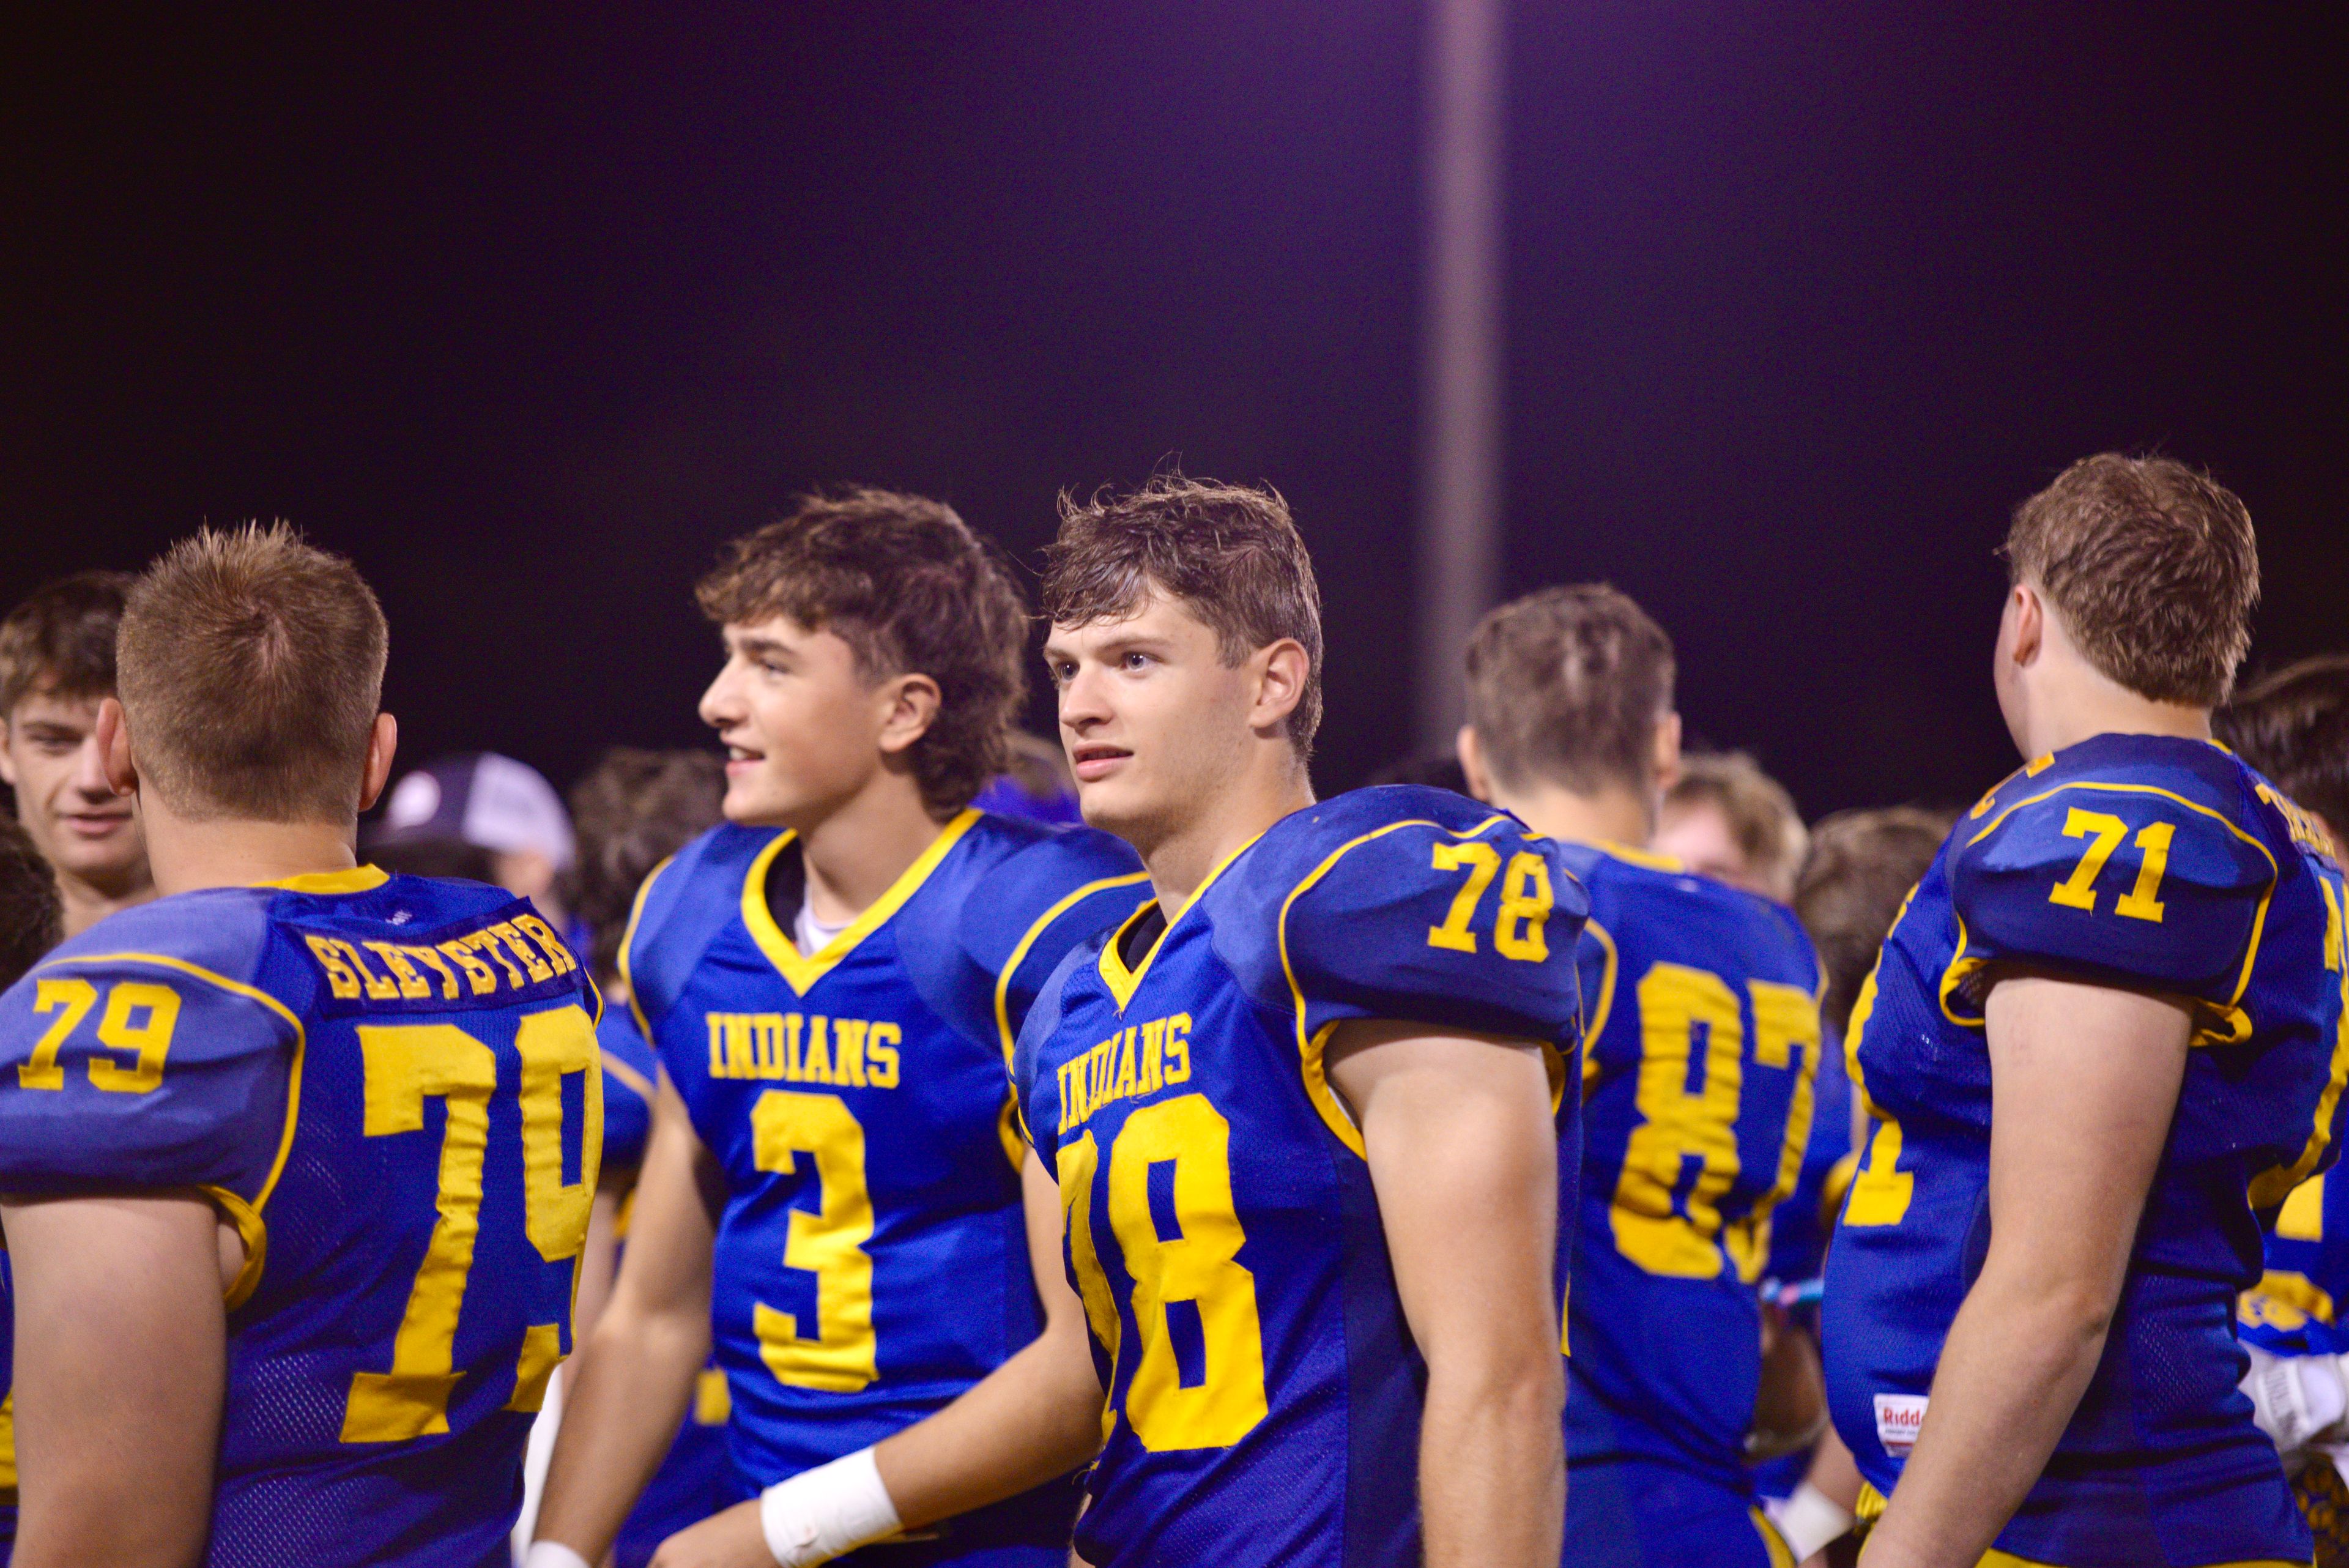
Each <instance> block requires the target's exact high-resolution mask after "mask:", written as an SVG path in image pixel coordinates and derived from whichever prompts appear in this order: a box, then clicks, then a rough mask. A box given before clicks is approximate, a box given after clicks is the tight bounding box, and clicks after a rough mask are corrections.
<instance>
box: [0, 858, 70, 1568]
mask: <svg viewBox="0 0 2349 1568" xmlns="http://www.w3.org/2000/svg"><path fill="white" fill-rule="evenodd" d="M63 940H65V907H64V904H63V902H62V901H61V900H60V898H58V895H57V876H56V874H55V873H54V872H52V871H51V870H50V869H49V863H48V862H47V860H44V859H42V858H41V856H40V852H39V851H38V850H36V849H35V848H34V847H33V841H32V839H31V838H30V837H28V836H26V832H25V830H24V828H23V827H21V826H18V825H17V824H16V822H15V821H14V820H12V819H10V818H8V817H5V816H0V991H5V989H6V988H7V987H9V986H12V985H14V984H16V981H18V980H20V979H22V978H23V977H24V973H25V971H26V970H28V969H30V968H32V967H33V964H34V961H36V960H37V959H38V958H39V957H40V956H41V955H42V954H43V953H45V952H47V951H48V950H50V949H51V948H53V947H55V946H57V943H59V942H60V941H63ZM11 1316H12V1313H11V1310H10V1305H9V1285H8V1254H7V1251H5V1249H0V1568H6V1563H7V1562H8V1552H9V1548H10V1547H11V1546H12V1545H14V1544H15V1542H16V1439H15V1435H14V1433H13V1431H12V1430H11V1428H12V1427H13V1426H14V1424H15V1419H14V1418H15V1415H16V1409H15V1406H14V1403H13V1402H12V1401H11V1399H10V1397H9V1394H8V1386H9V1376H10V1363H11V1362H12V1360H13V1359H14V1352H13V1345H12V1342H11V1341H12V1336H11V1335H10V1334H8V1333H7V1332H6V1330H7V1324H8V1323H9V1320H10V1318H11Z"/></svg>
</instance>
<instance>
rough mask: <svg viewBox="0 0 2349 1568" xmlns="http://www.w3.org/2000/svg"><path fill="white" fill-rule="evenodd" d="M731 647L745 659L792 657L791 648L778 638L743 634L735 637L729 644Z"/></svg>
mask: <svg viewBox="0 0 2349 1568" xmlns="http://www.w3.org/2000/svg"><path fill="white" fill-rule="evenodd" d="M731 647H732V649H733V651H734V652H736V653H739V654H740V655H741V656H742V657H743V658H745V659H789V658H791V657H792V649H791V646H790V645H789V644H788V643H785V642H783V641H782V640H781V639H778V638H772V637H760V636H758V635H756V634H755V633H744V634H742V635H741V636H739V637H736V638H735V639H733V641H732V643H731Z"/></svg>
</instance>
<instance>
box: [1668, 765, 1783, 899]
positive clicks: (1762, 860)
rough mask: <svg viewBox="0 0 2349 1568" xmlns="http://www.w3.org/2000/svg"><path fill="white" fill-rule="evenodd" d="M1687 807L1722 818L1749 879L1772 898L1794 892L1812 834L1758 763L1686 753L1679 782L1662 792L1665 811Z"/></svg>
mask: <svg viewBox="0 0 2349 1568" xmlns="http://www.w3.org/2000/svg"><path fill="white" fill-rule="evenodd" d="M1692 805H1710V806H1712V807H1713V809H1714V810H1715V811H1718V812H1720V813H1721V816H1722V820H1723V821H1724V822H1726V823H1728V824H1729V836H1730V837H1732V838H1733V839H1734V840H1736V842H1737V852H1738V853H1739V854H1740V855H1743V856H1744V857H1745V864H1746V866H1747V867H1749V868H1750V869H1751V871H1752V873H1753V876H1754V880H1755V881H1757V882H1760V883H1762V884H1763V885H1764V886H1765V887H1767V888H1770V889H1771V890H1772V896H1773V897H1775V898H1786V897H1788V896H1790V895H1791V894H1792V893H1793V891H1794V888H1795V877H1796V875H1797V874H1798V873H1799V872H1800V871H1801V870H1802V868H1803V857H1804V856H1805V855H1806V854H1807V853H1808V852H1809V850H1810V847H1811V834H1810V830H1809V829H1808V828H1806V827H1805V826H1803V816H1802V813H1800V812H1798V811H1796V810H1795V797H1794V796H1793V795H1791V794H1787V793H1786V786H1785V784H1780V783H1779V782H1778V781H1777V780H1776V779H1774V778H1772V777H1771V776H1770V775H1769V774H1765V773H1764V772H1763V771H1762V764H1761V763H1757V762H1755V761H1754V759H1753V758H1752V757H1749V756H1747V755H1746V754H1745V753H1744V752H1692V753H1689V754H1688V755H1686V756H1684V757H1682V759H1681V776H1680V778H1679V780H1678V781H1677V782H1675V783H1674V784H1673V785H1672V787H1671V789H1669V790H1667V791H1665V792H1664V809H1666V810H1667V811H1669V810H1671V808H1673V807H1674V806H1681V807H1687V806H1692Z"/></svg>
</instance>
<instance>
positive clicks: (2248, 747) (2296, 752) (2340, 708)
mask: <svg viewBox="0 0 2349 1568" xmlns="http://www.w3.org/2000/svg"><path fill="white" fill-rule="evenodd" d="M2210 727H2211V729H2212V730H2213V731H2215V732H2217V733H2218V736H2219V739H2220V740H2221V741H2224V742H2226V743H2227V744H2228V745H2230V746H2231V747H2232V748H2234V750H2235V752H2236V753H2237V754H2238V755H2239V756H2240V757H2241V758H2242V759H2243V761H2245V762H2247V763H2251V766H2253V767H2255V768H2257V769H2259V771H2260V772H2261V773H2263V774H2266V775H2267V776H2268V777H2269V778H2271V779H2272V780H2273V781H2274V782H2275V785H2276V787H2277V788H2278V789H2281V790H2282V791H2283V793H2284V794H2288V795H2290V796H2291V797H2292V800H2293V801H2294V802H2296V803H2297V804H2299V805H2303V806H2305V807H2307V808H2308V809H2309V810H2310V811H2313V812H2314V813H2315V814H2316V815H2319V816H2321V817H2323V819H2324V822H2325V826H2328V827H2330V828H2332V829H2333V832H2334V833H2335V834H2340V835H2349V653H2331V654H2324V655H2322V656H2320V657H2318V658H2315V659H2302V660H2301V661H2300V662H2299V663H2298V664H2294V665H2292V666H2290V667H2289V668H2287V669H2283V670H2277V671H2276V672H2275V673H2274V674H2272V675H2269V676H2265V677H2262V678H2261V680H2256V681H2254V682H2253V683H2252V684H2251V689H2250V690H2249V691H2241V692H2238V693H2237V694H2236V696H2235V700H2234V701H2231V702H2230V703H2228V704H2227V706H2225V707H2224V708H2221V709H2220V710H2219V711H2217V712H2216V713H2213V714H2211V715H2210ZM2342 847H2343V849H2344V851H2349V842H2344V844H2343V846H2342Z"/></svg>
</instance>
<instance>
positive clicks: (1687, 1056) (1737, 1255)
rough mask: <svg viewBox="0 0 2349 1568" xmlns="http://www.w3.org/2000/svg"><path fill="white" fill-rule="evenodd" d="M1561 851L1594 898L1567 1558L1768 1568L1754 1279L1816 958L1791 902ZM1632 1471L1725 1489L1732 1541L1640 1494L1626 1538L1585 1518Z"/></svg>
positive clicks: (1812, 1017) (1786, 1181)
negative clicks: (1607, 1485)
mask: <svg viewBox="0 0 2349 1568" xmlns="http://www.w3.org/2000/svg"><path fill="white" fill-rule="evenodd" d="M1565 857H1566V864H1567V867H1568V869H1570V870H1571V871H1572V872H1573V873H1574V874H1575V876H1576V877H1578V879H1580V881H1581V882H1582V883H1583V885H1584V886H1585V887H1586V888H1588V889H1589V894H1590V920H1589V924H1588V927H1587V928H1586V930H1585V936H1584V940H1583V943H1582V948H1581V981H1582V993H1583V995H1584V997H1585V998H1587V999H1588V1002H1587V1038H1586V1041H1585V1044H1584V1047H1583V1059H1582V1094H1583V1103H1582V1140H1583V1141H1582V1196H1581V1201H1580V1203H1579V1205H1578V1210H1575V1211H1571V1212H1569V1213H1568V1214H1566V1215H1562V1216H1561V1219H1562V1220H1563V1221H1564V1227H1563V1230H1564V1236H1563V1241H1562V1245H1566V1246H1570V1247H1571V1248H1572V1249H1573V1251H1574V1290H1573V1293H1572V1294H1571V1295H1570V1296H1569V1297H1568V1308H1569V1310H1568V1344H1569V1345H1570V1346H1571V1348H1572V1351H1573V1355H1571V1357H1570V1358H1569V1359H1568V1363H1567V1366H1568V1373H1569V1376H1570V1377H1571V1380H1572V1391H1571V1393H1570V1394H1569V1396H1568V1400H1567V1455H1568V1464H1569V1466H1570V1467H1571V1469H1572V1471H1573V1477H1572V1479H1571V1480H1570V1481H1569V1484H1568V1490H1567V1495H1568V1532H1567V1539H1568V1561H1569V1562H1590V1563H1599V1562H1608V1563H1627V1564H1636V1563H1676V1562H1682V1561H1687V1560H1690V1559H1691V1558H1692V1557H1693V1556H1700V1555H1701V1556H1703V1557H1705V1558H1706V1559H1707V1560H1708V1561H1715V1562H1723V1563H1729V1562H1735V1561H1738V1560H1739V1556H1740V1555H1741V1554H1742V1555H1743V1556H1744V1557H1745V1558H1749V1559H1751V1560H1752V1561H1754V1562H1756V1563H1767V1562H1768V1561H1769V1559H1768V1557H1767V1555H1766V1548H1765V1545H1764V1539H1763V1537H1762V1536H1761V1534H1760V1532H1759V1530H1758V1528H1757V1526H1756V1525H1755V1524H1754V1520H1753V1517H1752V1510H1753V1505H1754V1495H1755V1494H1754V1488H1753V1483H1752V1480H1751V1478H1750V1476H1749V1474H1748V1472H1747V1469H1746V1466H1745V1462H1744V1452H1745V1434H1746V1431H1747V1430H1748V1428H1750V1427H1751V1426H1752V1425H1753V1420H1754V1396H1755V1393H1756V1391H1757V1389H1758V1388H1759V1386H1760V1382H1761V1373H1762V1343H1761V1334H1762V1324H1761V1304H1760V1300H1759V1297H1758V1296H1757V1295H1756V1294H1755V1290H1754V1287H1755V1284H1756V1282H1758V1281H1759V1280H1760V1278H1761V1276H1762V1267H1763V1262H1764V1259H1765V1258H1766V1257H1767V1255H1768V1252H1769V1246H1770V1224H1771V1218H1772V1214H1773V1211H1774V1210H1775V1208H1776V1206H1777V1204H1778V1203H1779V1201H1780V1200H1781V1199H1784V1198H1785V1196H1786V1195H1787V1193H1789V1192H1790V1191H1792V1190H1793V1189H1794V1186H1795V1177H1796V1174H1797V1172H1798V1170H1799V1168H1800V1164H1801V1160H1802V1155H1803V1149H1804V1147H1805V1145H1806V1140H1807V1139H1808V1137H1809V1135H1810V1128H1811V1115H1812V1083H1813V1078H1814V1075H1815V1074H1816V1071H1817V1066H1818V1054H1819V1010H1818V988H1819V967H1818V960H1817V958H1816V955H1815V954H1814V953H1813V952H1812V951H1811V944H1810V940H1809V939H1808V938H1807V937H1806V936H1805V935H1804V934H1803V930H1802V928H1801V926H1800V925H1798V924H1797V923H1796V921H1795V916H1794V912H1793V911H1792V910H1790V909H1785V907H1784V906H1782V905H1778V904H1774V903H1771V902H1769V901H1768V900H1766V899H1763V898H1755V897H1754V895H1752V894H1750V893H1744V892H1740V891H1738V890H1737V889H1736V888H1731V887H1728V886H1726V885H1725V884H1723V883H1720V882H1715V881H1712V880H1710V879H1708V878H1705V877H1696V876H1692V875H1689V874H1687V873H1686V872H1685V871H1683V870H1682V868H1681V867H1679V865H1678V863H1677V862H1674V861H1671V860H1668V859H1665V858H1663V857H1657V856H1651V855H1645V854H1641V853H1639V852H1636V851H1630V850H1624V849H1619V848H1599V847H1593V846H1587V845H1571V846H1568V847H1567V849H1566V850H1565ZM1626 1466H1629V1467H1631V1468H1632V1469H1647V1468H1650V1467H1661V1468H1663V1469H1671V1470H1674V1471H1678V1472H1682V1479H1683V1484H1684V1486H1685V1485H1686V1484H1689V1483H1694V1484H1696V1485H1700V1486H1702V1487H1703V1488H1705V1489H1708V1490H1709V1491H1710V1493H1711V1494H1712V1500H1713V1502H1714V1504H1715V1505H1716V1506H1715V1508H1714V1509H1713V1512H1714V1513H1715V1514H1716V1515H1718V1518H1719V1521H1720V1523H1721V1525H1722V1526H1724V1527H1725V1528H1726V1530H1727V1532H1728V1536H1729V1539H1727V1540H1725V1541H1722V1542H1714V1543H1713V1544H1712V1545H1711V1546H1710V1547H1709V1548H1705V1549H1700V1548H1698V1547H1697V1546H1695V1545H1693V1544H1692V1543H1689V1542H1683V1541H1682V1540H1680V1539H1679V1536H1680V1535H1682V1534H1684V1533H1685V1532H1686V1530H1687V1528H1688V1521H1687V1518H1686V1516H1687V1515H1688V1513H1689V1512H1690V1509H1689V1506H1688V1503H1687V1500H1686V1499H1685V1498H1682V1499H1681V1500H1680V1501H1678V1502H1676V1503H1675V1505H1674V1508H1673V1510H1672V1512H1673V1514H1674V1515H1675V1517H1674V1518H1672V1519H1669V1520H1665V1519H1659V1520H1657V1521H1652V1522H1651V1523H1650V1522H1647V1521H1641V1520H1640V1518H1639V1517H1638V1516H1639V1514H1640V1508H1639V1506H1638V1499H1637V1497H1636V1495H1635V1496H1633V1497H1632V1498H1631V1499H1630V1501H1629V1502H1628V1504H1627V1505H1626V1506H1625V1507H1624V1508H1622V1509H1620V1510H1616V1511H1613V1513H1619V1514H1620V1515H1622V1516H1623V1517H1622V1518H1621V1519H1620V1520H1619V1528H1614V1529H1607V1528H1604V1527H1603V1525H1602V1521H1600V1520H1599V1517H1598V1516H1597V1515H1596V1514H1595V1513H1593V1514H1592V1515H1591V1517H1590V1518H1589V1519H1588V1521H1587V1522H1586V1521H1585V1519H1584V1514H1585V1509H1584V1506H1583V1499H1584V1498H1586V1497H1587V1498H1588V1501H1589V1503H1590V1505H1591V1506H1592V1507H1593V1508H1596V1507H1597V1506H1598V1505H1599V1503H1600V1501H1601V1492H1600V1490H1596V1489H1593V1488H1589V1487H1586V1486H1584V1485H1583V1482H1584V1480H1585V1479H1586V1475H1587V1472H1589V1471H1593V1470H1597V1469H1607V1468H1609V1467H1616V1468H1620V1467H1626ZM1635 1490H1636V1489H1635ZM1611 1517H1613V1514H1610V1518H1611ZM1643 1524H1644V1526H1645V1527H1644V1528H1643ZM1578 1525H1580V1526H1582V1528H1579V1529H1578V1528H1577V1527H1578ZM1599 1536H1604V1537H1605V1538H1606V1539H1605V1541H1604V1542H1603V1545H1604V1547H1605V1550H1604V1551H1603V1552H1602V1551H1601V1550H1600V1547H1601V1545H1602V1542H1599V1540H1597V1539H1595V1538H1596V1537H1599ZM1741 1549H1742V1552H1741Z"/></svg>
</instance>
